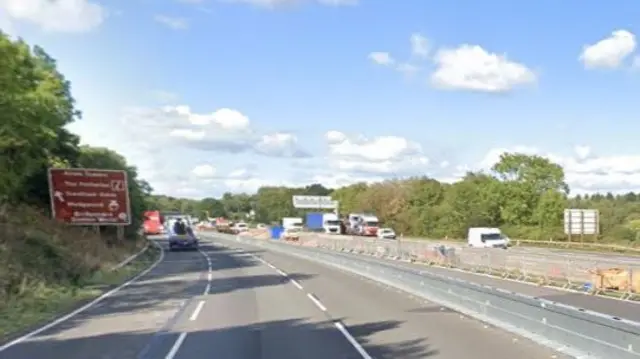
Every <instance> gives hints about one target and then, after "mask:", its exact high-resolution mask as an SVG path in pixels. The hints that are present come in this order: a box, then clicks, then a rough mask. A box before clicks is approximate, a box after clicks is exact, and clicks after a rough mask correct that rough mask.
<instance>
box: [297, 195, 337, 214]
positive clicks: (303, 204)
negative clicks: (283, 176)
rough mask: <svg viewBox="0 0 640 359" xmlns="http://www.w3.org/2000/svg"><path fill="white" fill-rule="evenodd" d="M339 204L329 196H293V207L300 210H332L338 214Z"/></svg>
mask: <svg viewBox="0 0 640 359" xmlns="http://www.w3.org/2000/svg"><path fill="white" fill-rule="evenodd" d="M339 204H340V202H338V201H334V200H332V199H331V197H330V196H293V207H294V208H300V209H333V210H335V211H336V213H338V205H339Z"/></svg>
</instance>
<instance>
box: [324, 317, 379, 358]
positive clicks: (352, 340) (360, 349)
mask: <svg viewBox="0 0 640 359" xmlns="http://www.w3.org/2000/svg"><path fill="white" fill-rule="evenodd" d="M333 324H334V325H335V326H336V328H338V330H339V331H340V333H342V335H344V337H345V338H347V340H348V341H349V343H350V344H351V345H352V346H353V347H354V348H355V350H356V351H357V352H358V354H360V356H361V357H362V359H373V358H372V357H371V355H369V353H367V351H366V350H364V348H363V347H362V345H360V343H358V341H357V340H356V338H354V337H353V335H351V333H349V331H348V330H347V328H345V327H344V325H342V323H340V322H334V323H333Z"/></svg>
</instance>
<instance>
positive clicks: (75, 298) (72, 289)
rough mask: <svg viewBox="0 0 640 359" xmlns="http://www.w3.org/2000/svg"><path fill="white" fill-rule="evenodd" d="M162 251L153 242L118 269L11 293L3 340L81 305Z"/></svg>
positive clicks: (2, 312)
mask: <svg viewBox="0 0 640 359" xmlns="http://www.w3.org/2000/svg"><path fill="white" fill-rule="evenodd" d="M134 248H135V247H134ZM133 253H134V252H132V253H131V254H133ZM159 255H160V251H159V249H158V248H156V247H155V246H150V247H149V248H148V249H147V250H146V251H145V252H144V253H143V254H141V255H140V256H138V257H137V258H136V259H135V260H133V261H131V262H130V263H128V264H127V265H125V266H123V267H121V268H119V269H117V270H110V269H103V270H98V271H96V272H94V273H92V274H91V275H90V276H88V277H86V278H83V279H81V280H80V281H79V283H77V284H76V285H45V284H41V285H38V286H32V287H30V288H29V290H26V291H25V292H24V293H22V294H21V295H19V296H14V297H11V298H10V299H9V300H8V302H7V303H4V304H3V305H2V307H1V308H0V343H4V342H7V341H9V340H12V339H14V338H16V337H19V336H20V335H23V334H25V333H27V332H29V331H31V330H34V329H35V328H36V327H37V326H39V325H44V324H46V323H47V322H50V321H52V320H54V319H55V318H57V317H59V316H61V315H64V314H66V313H68V312H71V311H73V310H74V309H76V308H79V307H81V306H82V305H84V304H86V303H88V302H90V301H91V300H93V299H95V298H97V297H99V296H100V295H102V294H104V293H105V292H107V291H109V290H111V289H113V288H115V287H117V286H118V285H120V284H122V283H124V282H126V281H127V280H129V279H130V278H132V277H134V276H135V275H137V274H138V273H140V272H142V271H143V270H144V269H146V268H148V267H149V266H150V265H151V264H152V263H154V262H155V261H156V260H157V258H158V256H159Z"/></svg>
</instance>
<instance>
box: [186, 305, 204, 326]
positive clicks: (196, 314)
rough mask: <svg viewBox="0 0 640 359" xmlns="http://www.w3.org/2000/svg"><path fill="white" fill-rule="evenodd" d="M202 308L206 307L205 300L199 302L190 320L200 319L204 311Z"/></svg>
mask: <svg viewBox="0 0 640 359" xmlns="http://www.w3.org/2000/svg"><path fill="white" fill-rule="evenodd" d="M202 307H204V300H201V301H200V302H198V306H197V307H196V309H195V310H194V311H193V314H191V318H189V320H191V321H193V320H196V319H198V315H199V314H200V312H201V311H202Z"/></svg>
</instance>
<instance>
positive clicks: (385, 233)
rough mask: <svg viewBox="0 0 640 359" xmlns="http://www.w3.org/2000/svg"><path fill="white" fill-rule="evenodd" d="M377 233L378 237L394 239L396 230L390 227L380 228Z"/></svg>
mask: <svg viewBox="0 0 640 359" xmlns="http://www.w3.org/2000/svg"><path fill="white" fill-rule="evenodd" d="M377 235H378V238H380V239H396V232H395V231H394V230H393V229H391V228H380V229H378V234H377Z"/></svg>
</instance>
